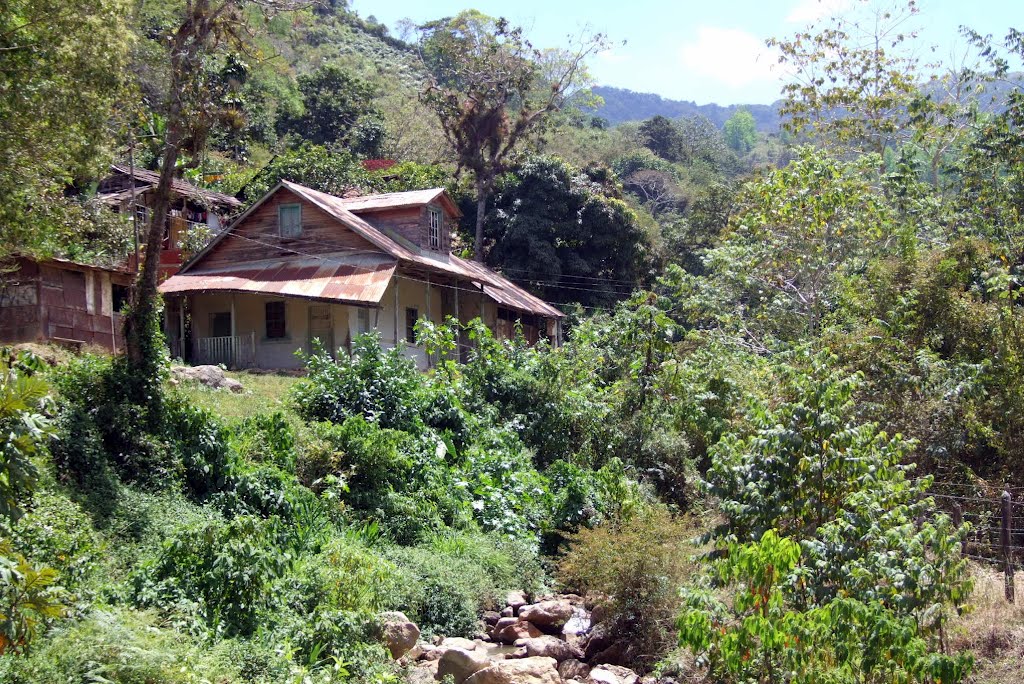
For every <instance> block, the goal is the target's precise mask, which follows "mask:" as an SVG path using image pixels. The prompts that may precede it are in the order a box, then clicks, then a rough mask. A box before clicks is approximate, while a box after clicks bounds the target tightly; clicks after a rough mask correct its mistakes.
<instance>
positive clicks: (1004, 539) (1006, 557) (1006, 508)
mask: <svg viewBox="0 0 1024 684" xmlns="http://www.w3.org/2000/svg"><path fill="white" fill-rule="evenodd" d="M1000 498H1001V499H1002V505H1003V506H1002V507H1003V515H1002V521H1001V524H1000V525H999V542H1000V545H1001V546H1002V547H1003V572H1004V573H1005V574H1006V580H1005V581H1006V600H1007V601H1009V602H1010V603H1013V602H1014V601H1013V594H1014V591H1013V590H1014V586H1013V553H1012V552H1011V550H1010V532H1011V525H1012V522H1013V503H1012V501H1011V499H1010V492H1008V491H1005V492H1003V495H1002V497H1000Z"/></svg>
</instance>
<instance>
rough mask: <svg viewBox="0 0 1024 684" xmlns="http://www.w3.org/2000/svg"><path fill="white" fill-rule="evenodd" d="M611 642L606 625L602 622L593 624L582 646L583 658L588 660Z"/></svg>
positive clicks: (609, 632)
mask: <svg viewBox="0 0 1024 684" xmlns="http://www.w3.org/2000/svg"><path fill="white" fill-rule="evenodd" d="M612 642H613V639H612V635H611V631H610V630H609V629H608V627H607V626H606V625H604V624H598V625H595V626H594V628H593V629H592V630H591V631H590V637H589V638H588V639H587V643H586V646H584V648H583V660H586V661H587V662H590V661H591V660H592V659H593V658H594V656H596V655H597V654H598V653H600V652H601V651H604V650H605V649H606V648H608V647H609V646H611V645H612Z"/></svg>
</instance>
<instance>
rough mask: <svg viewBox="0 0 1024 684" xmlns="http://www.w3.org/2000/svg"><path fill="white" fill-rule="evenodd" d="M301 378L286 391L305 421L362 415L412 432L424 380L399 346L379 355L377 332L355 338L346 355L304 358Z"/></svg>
mask: <svg viewBox="0 0 1024 684" xmlns="http://www.w3.org/2000/svg"><path fill="white" fill-rule="evenodd" d="M306 370H307V376H306V378H305V379H304V380H302V381H301V382H298V383H296V385H295V387H294V388H293V389H292V399H293V401H294V403H295V407H296V411H297V412H298V413H299V415H300V416H302V417H303V418H305V419H306V420H309V421H315V420H321V421H322V420H327V421H331V422H334V423H342V422H344V421H345V419H347V418H350V417H352V416H362V417H363V418H365V419H366V420H368V421H371V422H375V423H377V424H379V425H380V426H381V427H384V428H397V429H400V430H415V429H416V428H417V426H418V425H420V423H421V417H420V416H421V414H422V412H423V407H424V400H425V398H426V397H425V394H424V380H423V378H422V376H421V375H420V373H419V371H417V370H416V365H415V364H414V363H413V362H412V360H410V359H408V358H406V357H405V355H404V354H403V353H402V349H401V347H396V348H393V349H389V350H386V351H385V350H384V349H382V348H381V346H380V335H379V333H376V332H373V333H366V334H364V335H359V336H357V337H356V338H355V340H353V342H352V355H351V356H347V355H344V354H342V355H340V356H339V358H338V359H333V358H331V357H330V356H329V355H328V354H326V353H323V351H322V350H321V351H319V352H318V353H316V354H314V355H313V356H310V357H308V358H307V359H306Z"/></svg>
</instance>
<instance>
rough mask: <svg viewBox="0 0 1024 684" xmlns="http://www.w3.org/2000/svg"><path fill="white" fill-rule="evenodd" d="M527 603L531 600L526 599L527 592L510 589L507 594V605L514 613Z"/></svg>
mask: <svg viewBox="0 0 1024 684" xmlns="http://www.w3.org/2000/svg"><path fill="white" fill-rule="evenodd" d="M527 603H529V601H527V600H526V592H523V591H510V592H508V595H507V596H505V605H506V606H508V607H509V608H511V609H512V613H513V614H515V612H516V611H517V610H519V609H520V608H522V607H523V606H525V605H526V604H527Z"/></svg>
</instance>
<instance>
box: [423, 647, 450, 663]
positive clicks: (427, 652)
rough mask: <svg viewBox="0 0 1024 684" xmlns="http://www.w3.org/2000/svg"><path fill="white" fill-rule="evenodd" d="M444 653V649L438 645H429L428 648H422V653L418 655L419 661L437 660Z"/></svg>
mask: <svg viewBox="0 0 1024 684" xmlns="http://www.w3.org/2000/svg"><path fill="white" fill-rule="evenodd" d="M443 655H444V649H443V648H441V647H439V646H431V647H430V648H425V649H423V655H421V656H420V661H421V662H426V663H429V662H437V661H438V660H440V659H441V656H443Z"/></svg>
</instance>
